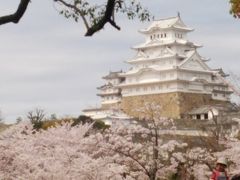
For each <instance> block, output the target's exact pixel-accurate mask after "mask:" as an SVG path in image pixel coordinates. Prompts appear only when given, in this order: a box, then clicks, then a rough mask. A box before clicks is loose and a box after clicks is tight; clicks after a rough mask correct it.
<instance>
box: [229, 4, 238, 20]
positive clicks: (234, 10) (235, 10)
mask: <svg viewBox="0 0 240 180" xmlns="http://www.w3.org/2000/svg"><path fill="white" fill-rule="evenodd" d="M230 5H231V9H230V13H231V14H232V15H233V17H235V18H240V0H230Z"/></svg>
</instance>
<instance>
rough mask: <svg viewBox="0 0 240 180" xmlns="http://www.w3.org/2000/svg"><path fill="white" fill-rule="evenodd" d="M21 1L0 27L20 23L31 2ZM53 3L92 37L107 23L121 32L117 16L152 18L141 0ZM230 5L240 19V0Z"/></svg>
mask: <svg viewBox="0 0 240 180" xmlns="http://www.w3.org/2000/svg"><path fill="white" fill-rule="evenodd" d="M19 1H20V3H19V5H18V7H17V10H16V12H15V13H13V14H9V15H5V16H2V17H0V25H3V24H6V23H18V22H19V21H20V19H21V18H22V17H23V15H24V13H25V11H26V10H27V8H28V5H29V3H30V2H31V1H30V0H19ZM33 2H34V1H33ZM53 2H54V3H55V4H56V9H57V10H58V11H59V13H60V14H62V15H63V16H64V17H66V18H71V19H74V21H76V22H79V20H81V21H82V22H83V25H84V26H85V28H86V33H85V35H86V36H92V35H93V34H94V33H96V32H98V31H100V30H101V29H103V28H104V26H105V24H106V23H109V24H111V25H112V26H113V27H115V28H116V29H118V30H120V27H119V26H118V25H117V23H116V16H117V15H119V14H125V15H126V16H127V18H128V19H134V18H138V19H139V20H140V21H146V20H150V19H151V17H152V15H151V14H150V12H149V11H148V10H147V9H146V8H144V7H143V6H142V3H141V2H140V0H99V1H98V2H97V3H94V2H92V1H90V0H53ZM230 5H231V9H230V13H231V14H232V15H233V16H234V17H235V18H240V0H230Z"/></svg>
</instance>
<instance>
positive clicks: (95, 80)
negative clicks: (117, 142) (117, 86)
mask: <svg viewBox="0 0 240 180" xmlns="http://www.w3.org/2000/svg"><path fill="white" fill-rule="evenodd" d="M92 2H93V1H92ZM142 2H143V4H144V5H145V6H146V7H147V8H148V9H149V10H150V11H151V13H152V14H153V15H154V16H155V19H158V18H165V17H172V16H176V15H177V12H180V13H181V18H182V20H183V21H184V22H185V24H187V25H188V26H189V27H191V28H194V29H195V31H194V32H191V33H190V34H189V40H191V41H193V42H195V43H198V44H202V45H203V47H202V48H201V49H199V53H200V54H201V55H202V56H203V57H209V58H211V61H210V62H209V63H208V65H209V66H210V67H211V68H219V67H220V68H223V69H224V70H225V71H226V72H229V71H232V72H234V73H236V74H238V73H239V70H240V59H239V57H240V51H239V50H240V20H236V19H234V18H233V17H232V16H231V15H230V14H229V4H228V0H221V1H217V2H216V1H211V0H201V1H196V0H168V1H166V0H151V1H150V2H149V1H146V0H145V1H142ZM18 3H19V0H14V1H3V2H0V15H5V14H9V13H12V12H14V11H15V9H16V7H17V5H18ZM116 21H117V23H118V25H120V26H121V31H117V30H116V29H114V28H113V27H111V26H110V25H106V26H105V28H104V30H102V31H101V32H99V33H97V34H95V35H94V36H93V37H85V36H84V32H85V29H84V26H83V24H82V22H79V23H75V22H74V21H72V20H69V19H65V18H64V17H63V16H61V15H59V14H58V12H57V11H56V8H55V6H54V3H53V2H52V1H51V0H33V1H32V2H31V3H30V5H29V8H28V9H27V12H26V14H25V15H24V17H23V19H22V20H21V21H20V23H19V24H17V25H15V24H7V25H3V26H0V40H1V43H0V54H1V56H0V82H1V87H0V110H1V112H2V115H3V118H4V120H5V122H6V123H13V122H15V120H16V118H17V117H19V116H21V117H23V118H25V117H26V114H27V112H28V111H30V110H32V109H34V108H42V109H44V110H45V112H46V113H47V115H50V114H56V115H57V116H59V117H62V116H75V117H77V116H79V115H80V114H82V112H81V111H82V110H83V109H85V108H89V107H91V106H92V107H93V106H98V105H99V104H100V98H99V97H97V96H96V94H97V89H96V87H99V86H101V85H103V83H104V81H103V80H102V77H103V76H105V75H106V74H108V72H109V71H118V70H121V69H122V70H127V69H128V68H130V67H129V65H127V64H126V63H124V61H126V60H128V59H130V58H131V57H133V56H134V55H135V52H134V51H133V50H132V49H131V47H132V46H134V45H137V44H139V43H142V42H144V37H143V35H141V34H139V33H138V30H139V29H142V28H146V27H147V26H148V25H149V24H150V22H145V23H141V22H139V21H138V20H133V21H129V20H127V18H125V17H123V16H118V17H116Z"/></svg>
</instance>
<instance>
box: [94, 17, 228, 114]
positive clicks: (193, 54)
mask: <svg viewBox="0 0 240 180" xmlns="http://www.w3.org/2000/svg"><path fill="white" fill-rule="evenodd" d="M192 31H193V29H192V28H189V27H187V26H186V25H185V24H184V23H183V21H182V19H181V17H180V15H178V16H177V17H170V18H166V19H159V20H155V21H153V22H152V24H151V25H150V26H149V27H148V28H146V29H142V30H140V31H139V32H140V33H141V34H143V35H144V36H145V42H144V43H142V44H139V45H137V46H135V47H133V49H134V50H135V51H136V56H135V57H133V58H131V59H130V60H128V61H127V63H128V64H129V65H131V67H130V69H129V70H128V71H126V72H122V71H119V72H110V74H109V75H107V76H105V77H104V79H105V80H106V84H105V85H103V86H101V87H99V88H98V89H99V90H100V93H99V94H98V95H99V96H101V99H102V101H101V104H102V107H103V108H110V107H111V108H112V107H116V108H120V109H122V110H123V111H124V112H126V113H127V114H129V115H131V116H136V113H134V110H133V109H136V108H138V107H140V106H143V103H144V102H152V101H154V102H157V103H160V104H161V105H162V109H163V115H164V116H168V117H174V118H180V117H182V115H183V114H186V113H187V112H189V111H191V110H192V109H194V108H196V107H199V106H204V105H215V104H219V103H220V104H226V103H229V102H230V95H231V94H232V90H231V88H230V87H229V85H228V83H227V82H226V80H225V76H226V74H225V73H224V72H223V71H222V70H221V69H218V70H214V69H211V68H210V67H209V66H208V65H207V64H206V62H207V61H208V60H209V59H206V58H204V57H202V56H201V55H200V54H199V53H198V51H197V50H198V48H199V47H201V45H198V44H196V43H193V42H191V41H189V40H188V37H187V35H188V33H189V32H192ZM135 112H136V111H135Z"/></svg>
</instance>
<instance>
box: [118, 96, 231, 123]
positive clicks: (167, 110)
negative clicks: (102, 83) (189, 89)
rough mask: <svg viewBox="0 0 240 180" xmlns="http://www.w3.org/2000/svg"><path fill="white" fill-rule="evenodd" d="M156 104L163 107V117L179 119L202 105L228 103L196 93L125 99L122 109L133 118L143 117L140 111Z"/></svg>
mask: <svg viewBox="0 0 240 180" xmlns="http://www.w3.org/2000/svg"><path fill="white" fill-rule="evenodd" d="M151 102H154V103H155V104H156V105H160V106H161V110H160V111H161V112H160V114H161V116H162V117H169V118H176V119H179V118H181V117H183V115H184V114H186V113H187V112H188V111H190V110H192V109H193V108H195V107H199V106H202V105H214V104H224V103H228V102H225V101H217V100H213V99H212V98H211V95H208V94H195V93H178V92H175V93H165V94H156V95H142V96H131V97H123V99H122V103H121V108H122V110H123V111H124V112H125V113H126V114H128V115H130V116H133V117H141V116H142V113H141V112H139V111H138V110H139V109H140V108H143V109H144V106H145V104H146V103H151Z"/></svg>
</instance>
